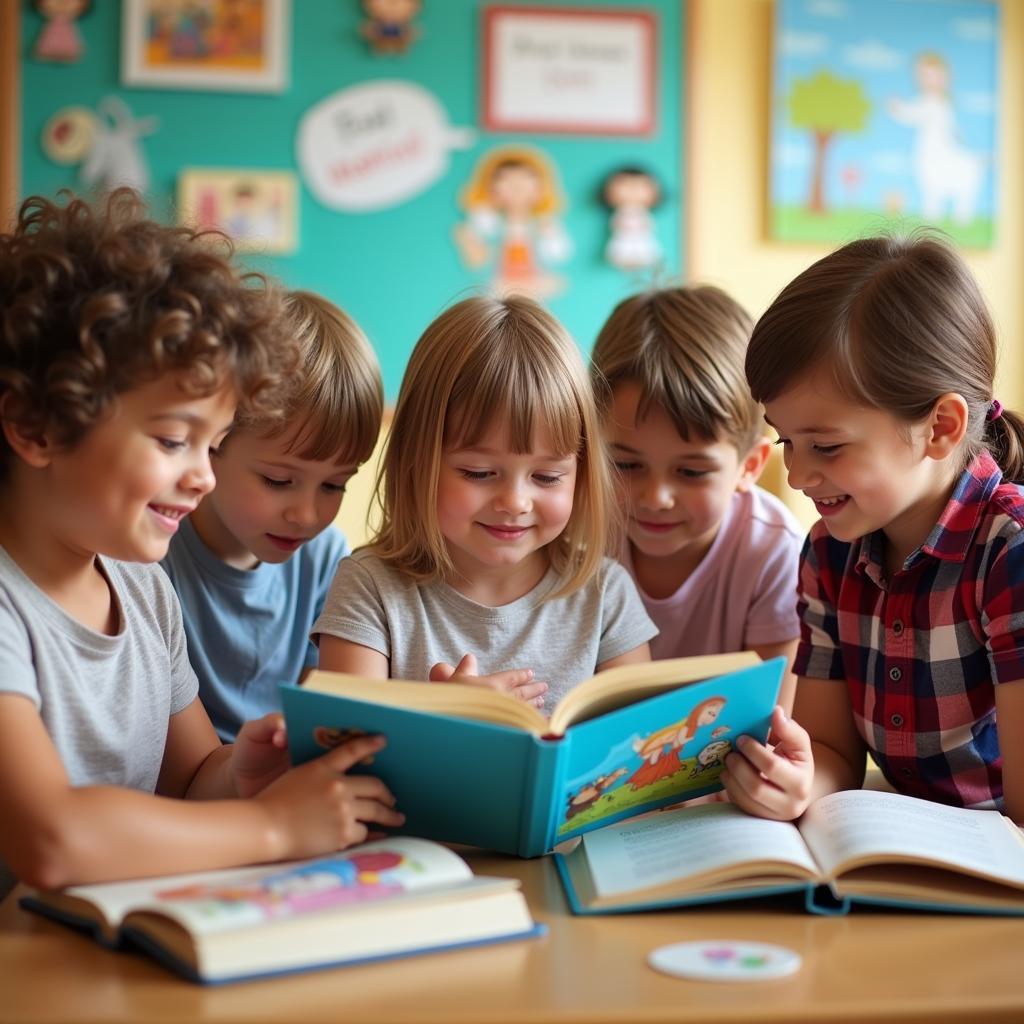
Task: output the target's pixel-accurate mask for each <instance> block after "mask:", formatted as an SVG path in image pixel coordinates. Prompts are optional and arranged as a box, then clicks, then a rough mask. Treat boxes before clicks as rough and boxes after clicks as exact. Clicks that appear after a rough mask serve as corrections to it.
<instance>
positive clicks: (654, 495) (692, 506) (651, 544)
mask: <svg viewBox="0 0 1024 1024" xmlns="http://www.w3.org/2000/svg"><path fill="white" fill-rule="evenodd" d="M751 328H752V322H751V320H750V317H749V316H748V315H747V313H746V312H745V311H744V310H743V309H742V307H741V306H739V305H738V304H737V303H736V302H735V301H734V300H733V299H731V298H730V297H729V296H728V295H726V294H725V293H724V292H723V291H721V290H720V289H718V288H713V287H710V286H699V287H685V288H667V289H663V290H660V291H651V292H646V293H643V294H640V295H635V296H633V297H631V298H629V299H626V300H625V301H624V302H621V303H620V304H619V305H618V306H617V307H616V308H615V309H614V310H613V311H612V314H611V316H610V317H609V318H608V321H607V322H606V323H605V325H604V327H603V328H602V329H601V333H600V334H599V335H598V339H597V344H596V345H595V347H594V352H593V368H594V381H595V387H596V388H597V392H598V397H599V400H600V402H601V408H602V412H603V414H604V420H605V427H606V432H607V437H608V441H609V443H610V446H611V452H612V457H613V458H614V459H615V463H616V466H617V468H618V471H619V476H620V480H621V486H622V493H623V497H624V501H623V511H624V518H625V538H624V541H623V544H622V548H621V554H620V560H621V561H622V563H623V564H624V565H625V566H626V568H627V569H628V570H629V572H630V574H631V575H632V577H633V579H634V581H635V582H636V585H637V588H638V589H639V591H640V595H641V597H642V598H643V602H644V605H645V606H646V608H647V613H648V614H649V615H650V617H651V618H652V619H653V620H654V623H655V625H657V626H658V628H659V630H660V631H661V632H660V634H659V636H658V637H656V638H655V639H654V640H653V641H652V643H651V653H652V655H653V656H654V657H655V658H672V657H682V656H687V655H697V654H714V653H720V652H726V651H739V650H753V651H756V652H757V653H758V654H759V655H760V656H761V657H762V658H769V657H775V656H777V655H784V656H786V657H788V658H790V659H792V657H793V654H794V652H795V649H796V643H797V638H798V636H799V633H800V622H799V618H798V617H797V611H796V580H797V567H798V564H799V556H800V548H801V546H802V543H803V536H804V531H803V530H802V529H801V528H800V526H799V524H798V523H797V521H796V520H795V518H794V517H793V515H792V514H791V513H790V512H789V511H788V510H787V509H786V507H785V506H784V505H783V504H782V502H781V501H779V500H778V499H777V498H776V497H774V496H773V495H771V494H769V493H768V492H767V491H764V490H762V489H761V488H760V487H758V486H757V479H758V477H759V476H760V475H761V472H762V470H763V469H764V466H765V463H766V462H767V460H768V454H769V452H770V450H771V444H770V442H769V441H768V439H767V438H766V437H765V436H764V434H763V426H764V425H763V418H762V410H761V407H760V406H759V405H758V404H757V403H756V402H755V401H754V400H753V398H752V397H751V395H750V390H749V388H748V386H747V382H746V378H745V377H744V374H743V360H744V355H745V353H746V347H747V341H748V339H749V337H750V331H751ZM794 684H795V680H794V677H793V676H792V675H790V674H787V676H786V678H785V680H784V681H783V687H782V692H781V693H780V695H779V702H780V703H781V704H782V706H783V707H784V708H785V709H786V710H787V711H788V710H789V709H790V708H791V706H792V702H793V690H794Z"/></svg>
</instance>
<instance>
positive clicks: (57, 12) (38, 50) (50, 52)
mask: <svg viewBox="0 0 1024 1024" xmlns="http://www.w3.org/2000/svg"><path fill="white" fill-rule="evenodd" d="M91 6H92V3H91V0H36V3H35V8H36V10H37V11H38V12H39V13H40V14H41V15H42V16H43V17H44V18H45V19H46V24H45V25H44V26H43V29H42V31H41V32H40V33H39V35H38V37H37V38H36V42H35V46H34V47H33V48H32V56H33V57H35V58H36V60H52V61H59V62H61V63H64V64H73V63H74V62H75V61H77V60H79V59H81V56H82V54H83V53H84V52H85V46H84V45H83V44H82V36H81V34H80V33H79V31H78V26H77V25H76V24H75V21H76V19H78V18H80V17H81V16H82V15H83V14H85V13H86V12H87V11H88V10H89V8H90V7H91Z"/></svg>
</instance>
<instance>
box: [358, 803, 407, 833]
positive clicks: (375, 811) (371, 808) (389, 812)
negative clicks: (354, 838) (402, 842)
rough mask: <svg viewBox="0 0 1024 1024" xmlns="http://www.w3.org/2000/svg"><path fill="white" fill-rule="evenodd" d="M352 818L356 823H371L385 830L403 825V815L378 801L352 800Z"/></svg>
mask: <svg viewBox="0 0 1024 1024" xmlns="http://www.w3.org/2000/svg"><path fill="white" fill-rule="evenodd" d="M352 811H353V816H354V817H355V819H356V821H362V822H368V821H372V822H375V823H376V824H378V825H383V826H384V827H385V828H398V827H399V825H404V824H405V815H404V814H403V813H402V812H401V811H396V810H395V809H394V808H393V807H388V806H387V805H386V804H382V803H381V802H380V801H379V800H354V801H353V802H352Z"/></svg>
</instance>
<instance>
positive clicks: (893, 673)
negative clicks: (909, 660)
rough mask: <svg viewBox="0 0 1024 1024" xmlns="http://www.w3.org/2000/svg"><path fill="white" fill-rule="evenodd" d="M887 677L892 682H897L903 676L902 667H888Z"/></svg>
mask: <svg viewBox="0 0 1024 1024" xmlns="http://www.w3.org/2000/svg"><path fill="white" fill-rule="evenodd" d="M889 678H890V679H891V680H892V681H893V682H894V683H898V682H899V681H900V680H901V679H902V678H903V669H901V668H891V669H889Z"/></svg>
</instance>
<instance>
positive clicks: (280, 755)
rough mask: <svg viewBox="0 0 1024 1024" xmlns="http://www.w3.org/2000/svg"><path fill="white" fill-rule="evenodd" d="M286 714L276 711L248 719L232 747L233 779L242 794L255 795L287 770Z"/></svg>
mask: <svg viewBox="0 0 1024 1024" xmlns="http://www.w3.org/2000/svg"><path fill="white" fill-rule="evenodd" d="M290 766H291V762H290V761H289V759H288V737H287V734H286V733H285V727H284V718H283V717H282V716H281V715H279V714H275V713H271V714H269V715H264V716H263V717H262V718H257V719H254V720H253V721H251V722H246V723H245V725H243V726H242V728H241V729H240V730H239V732H238V737H237V739H236V740H235V745H234V748H233V749H232V751H231V764H230V770H231V779H232V781H233V782H234V784H235V792H236V793H237V794H238V795H239V796H242V797H248V796H255V795H256V794H257V793H259V792H260V791H261V790H263V789H265V788H266V787H267V786H269V785H270V783H272V782H273V781H274V779H276V778H279V777H280V776H282V775H284V773H285V772H286V771H288V769H289V767H290Z"/></svg>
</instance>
